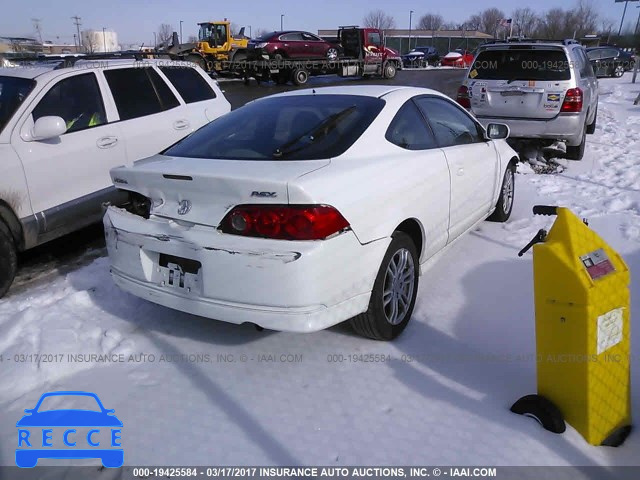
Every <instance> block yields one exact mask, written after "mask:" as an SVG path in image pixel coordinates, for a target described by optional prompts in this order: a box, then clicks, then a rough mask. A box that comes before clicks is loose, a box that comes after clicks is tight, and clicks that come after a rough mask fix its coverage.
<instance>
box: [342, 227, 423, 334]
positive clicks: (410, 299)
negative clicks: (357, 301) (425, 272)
mask: <svg viewBox="0 0 640 480" xmlns="http://www.w3.org/2000/svg"><path fill="white" fill-rule="evenodd" d="M419 268H420V265H419V262H418V253H417V251H416V246H415V244H414V243H413V240H411V237H409V235H407V234H406V233H403V232H395V233H394V234H393V236H392V240H391V244H390V245H389V248H388V249H387V252H386V253H385V255H384V258H383V260H382V264H381V265H380V269H379V270H378V275H377V276H376V280H375V282H374V285H373V291H372V292H371V299H370V300H369V308H368V309H367V311H366V312H364V313H361V314H360V315H358V316H356V317H354V318H352V319H351V320H350V323H351V326H352V328H353V329H354V330H355V332H356V333H358V334H360V335H362V336H364V337H368V338H372V339H374V340H393V339H394V338H396V337H397V336H398V335H400V334H401V333H402V331H403V330H404V329H405V327H406V326H407V324H408V323H409V320H410V319H411V314H412V313H413V307H414V306H415V302H416V296H417V293H418V272H419Z"/></svg>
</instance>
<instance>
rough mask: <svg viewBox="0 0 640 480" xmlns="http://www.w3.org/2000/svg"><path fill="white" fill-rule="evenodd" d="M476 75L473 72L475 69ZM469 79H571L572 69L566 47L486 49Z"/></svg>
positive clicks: (474, 64)
mask: <svg viewBox="0 0 640 480" xmlns="http://www.w3.org/2000/svg"><path fill="white" fill-rule="evenodd" d="M474 71H475V72H476V73H477V75H474V74H473V72H474ZM469 73H470V78H473V79H476V80H477V79H484V80H549V81H554V80H570V79H571V71H570V63H569V60H568V59H567V55H566V54H565V53H564V51H563V50H542V49H539V48H536V49H508V50H485V51H484V52H481V53H480V55H478V58H477V59H476V60H475V62H474V63H473V67H472V68H471V70H470V72H469Z"/></svg>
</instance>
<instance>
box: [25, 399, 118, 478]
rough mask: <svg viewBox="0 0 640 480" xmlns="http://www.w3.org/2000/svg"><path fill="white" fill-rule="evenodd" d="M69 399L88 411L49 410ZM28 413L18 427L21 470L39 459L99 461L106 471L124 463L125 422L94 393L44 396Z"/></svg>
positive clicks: (34, 464)
mask: <svg viewBox="0 0 640 480" xmlns="http://www.w3.org/2000/svg"><path fill="white" fill-rule="evenodd" d="M69 400H71V401H75V402H76V403H82V404H83V406H84V405H85V404H86V405H88V407H89V409H58V408H47V407H49V406H51V405H52V404H54V405H55V404H56V403H58V404H60V403H61V402H64V401H69ZM25 413H26V415H25V416H24V417H22V418H21V419H20V420H19V421H18V423H17V424H16V427H18V448H17V449H16V465H17V466H18V467H22V468H31V467H35V466H36V464H37V463H38V459H40V458H63V459H79V458H83V459H84V458H99V459H100V460H101V461H102V465H103V466H105V467H107V468H118V467H121V466H122V464H123V463H124V451H123V449H122V445H121V443H120V442H121V435H122V422H121V421H120V420H118V418H117V417H116V416H115V415H114V410H108V409H106V408H104V406H103V405H102V402H101V401H100V399H99V398H98V395H96V394H95V393H91V392H49V393H45V394H44V395H42V396H41V397H40V400H38V403H37V404H36V406H35V407H34V408H33V409H27V410H25ZM105 447H108V448H105Z"/></svg>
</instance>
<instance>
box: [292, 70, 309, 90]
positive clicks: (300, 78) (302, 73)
mask: <svg viewBox="0 0 640 480" xmlns="http://www.w3.org/2000/svg"><path fill="white" fill-rule="evenodd" d="M291 81H292V82H293V84H294V85H297V86H301V85H304V84H305V83H307V82H308V81H309V72H308V71H307V70H305V69H304V68H295V69H294V70H293V72H291Z"/></svg>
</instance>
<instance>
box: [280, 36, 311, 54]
mask: <svg viewBox="0 0 640 480" xmlns="http://www.w3.org/2000/svg"><path fill="white" fill-rule="evenodd" d="M280 41H282V42H283V47H284V50H285V53H286V54H287V56H288V57H289V58H301V57H304V56H305V50H304V41H303V39H302V34H300V33H299V32H292V33H286V34H284V35H281V36H280Z"/></svg>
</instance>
